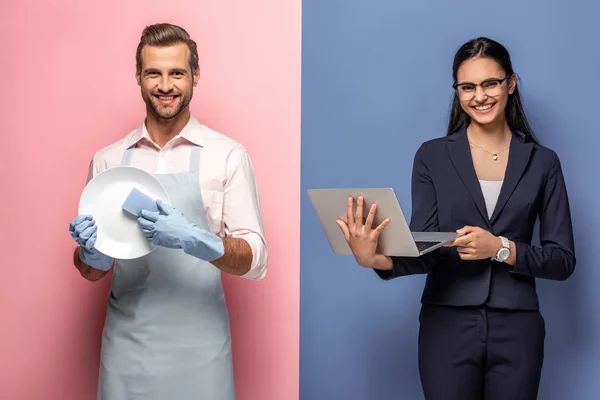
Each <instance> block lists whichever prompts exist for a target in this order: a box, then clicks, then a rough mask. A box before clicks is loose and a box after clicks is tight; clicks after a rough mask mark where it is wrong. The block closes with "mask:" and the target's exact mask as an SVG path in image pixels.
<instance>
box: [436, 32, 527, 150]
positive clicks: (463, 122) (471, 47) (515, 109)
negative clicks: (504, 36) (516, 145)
mask: <svg viewBox="0 0 600 400" xmlns="http://www.w3.org/2000/svg"><path fill="white" fill-rule="evenodd" d="M473 57H481V58H490V59H492V60H494V61H496V62H497V63H498V64H500V66H501V67H502V68H503V69H504V71H505V72H506V74H507V75H512V74H514V73H515V71H514V70H513V67H512V62H511V61H510V54H509V53H508V50H506V48H505V47H504V46H502V45H501V44H500V43H498V42H496V41H494V40H491V39H488V38H485V37H480V38H477V39H473V40H470V41H468V42H467V43H465V44H463V45H462V46H461V47H460V49H458V51H457V52H456V55H455V56H454V64H453V65H452V78H453V79H454V82H456V79H457V78H456V75H457V73H458V69H459V68H460V66H461V65H462V63H464V62H465V61H467V60H468V59H470V58H473ZM505 112H506V121H507V122H508V126H509V127H510V128H511V129H513V130H516V131H519V132H521V133H523V134H524V135H525V141H526V142H534V143H537V142H538V140H537V139H536V137H535V135H534V134H533V130H532V129H531V126H530V125H529V121H528V120H527V116H526V115H525V111H524V110H523V103H522V102H521V96H520V95H519V87H518V86H516V87H515V91H514V93H513V94H512V95H509V96H508V101H507V103H506V110H505ZM470 122H471V117H469V115H468V114H467V113H466V112H465V111H464V110H463V109H462V107H461V106H460V100H459V98H458V95H457V94H456V92H455V93H454V100H453V102H452V110H451V111H450V119H449V121H448V132H447V134H448V135H452V134H453V133H456V132H457V131H459V130H460V129H463V128H466V127H467V126H468V125H469V123H470Z"/></svg>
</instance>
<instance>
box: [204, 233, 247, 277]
mask: <svg viewBox="0 0 600 400" xmlns="http://www.w3.org/2000/svg"><path fill="white" fill-rule="evenodd" d="M223 247H224V249H225V254H224V255H223V256H222V257H220V258H217V259H216V260H214V261H213V262H212V263H213V265H214V266H216V267H217V268H219V269H220V270H222V271H223V272H227V273H229V274H233V275H238V276H243V275H246V274H247V273H248V272H249V271H250V267H251V266H252V249H251V248H250V245H249V244H248V242H246V241H245V240H244V239H240V238H224V239H223Z"/></svg>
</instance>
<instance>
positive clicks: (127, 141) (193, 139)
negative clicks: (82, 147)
mask: <svg viewBox="0 0 600 400" xmlns="http://www.w3.org/2000/svg"><path fill="white" fill-rule="evenodd" d="M131 146H133V151H132V157H131V166H133V167H137V168H141V169H143V170H144V171H147V172H149V173H155V174H161V173H178V172H185V171H187V170H188V169H189V163H190V149H191V146H201V147H202V153H201V156H200V189H201V192H202V201H203V203H204V211H205V212H206V216H207V219H208V224H209V226H210V231H211V232H212V233H213V234H215V235H219V236H221V237H237V238H242V239H244V240H246V242H248V244H249V245H250V248H251V249H252V265H251V268H250V271H249V272H248V273H247V274H246V275H244V277H245V278H248V279H262V278H264V276H265V274H266V272H267V244H266V240H265V235H264V232H263V222H262V216H261V210H260V202H259V196H258V189H257V183H256V179H255V176H254V169H253V166H252V163H251V161H250V156H249V155H248V153H247V152H246V150H245V149H244V148H243V147H242V146H241V144H239V143H238V142H236V141H234V140H233V139H231V138H228V137H227V136H225V135H222V134H220V133H218V132H216V131H213V130H212V129H209V128H208V127H206V126H204V125H202V124H200V123H199V122H198V121H197V120H196V119H195V118H194V117H193V116H192V117H191V118H190V120H189V122H188V123H187V125H186V126H185V127H184V128H183V130H182V131H181V132H180V133H179V134H178V135H177V136H175V137H174V138H173V139H171V140H170V141H169V142H168V143H167V144H166V145H165V146H164V147H163V148H162V149H161V148H160V147H159V146H158V145H157V144H155V143H154V142H153V141H152V139H150V135H149V134H148V131H147V130H146V124H145V123H142V124H140V126H139V127H138V128H137V129H136V130H134V131H133V132H131V133H130V134H129V135H127V136H126V137H125V138H123V139H121V140H120V141H118V142H116V143H114V144H112V145H110V146H107V147H105V148H103V149H101V150H100V151H98V152H97V153H96V154H95V155H94V158H93V160H92V162H91V165H90V173H89V176H88V180H89V179H91V178H92V177H94V176H96V175H97V174H98V173H100V172H102V171H104V170H105V169H108V168H113V167H116V166H119V165H120V164H121V160H122V158H123V153H124V152H125V149H127V148H129V147H131Z"/></svg>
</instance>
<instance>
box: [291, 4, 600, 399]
mask: <svg viewBox="0 0 600 400" xmlns="http://www.w3.org/2000/svg"><path fill="white" fill-rule="evenodd" d="M599 12H600V6H598V5H595V4H594V2H593V1H591V0H590V1H576V2H573V3H571V4H570V5H567V2H566V1H551V0H550V1H542V0H535V1H526V2H521V1H512V0H511V1H502V2H481V1H478V2H467V1H441V0H440V1H426V0H425V1H424V0H420V1H402V2H399V1H396V0H368V1H367V0H362V1H358V0H343V1H342V0H304V1H303V57H302V60H303V72H302V207H301V221H302V222H301V282H300V283H301V286H300V289H301V301H300V304H301V327H300V352H301V353H300V398H301V399H302V400H320V399H324V400H325V399H326V400H330V399H344V400H354V399H368V400H386V399H408V400H418V399H423V395H422V391H421V386H420V381H419V375H418V369H417V332H418V312H419V307H420V302H419V301H420V296H421V291H422V288H423V284H424V278H425V277H424V276H423V275H420V276H411V277H405V278H399V279H395V280H393V281H391V282H384V281H382V280H380V279H379V278H377V277H376V275H375V273H374V272H373V271H371V270H368V269H364V268H361V267H359V266H358V265H357V264H356V263H355V262H354V259H352V258H349V257H344V256H335V255H334V254H333V253H332V251H331V250H330V248H329V245H328V243H327V240H326V237H325V235H324V233H323V230H322V228H321V226H320V224H319V221H318V219H317V217H316V214H315V212H314V209H313V208H312V205H311V204H310V201H309V199H308V196H307V195H306V190H307V189H309V188H322V187H352V186H359V187H365V186H370V187H377V186H386V187H387V186H390V187H393V188H395V190H396V191H397V193H398V196H399V199H400V202H401V204H402V205H403V206H404V207H405V208H406V210H407V211H410V207H411V204H410V174H411V167H412V161H413V156H414V153H415V151H416V149H417V148H418V147H419V145H420V144H421V143H422V142H423V141H425V140H428V139H431V138H434V137H438V136H442V135H444V134H445V129H446V123H447V116H448V111H449V106H450V100H451V98H452V88H451V84H452V77H451V67H452V59H453V56H454V53H455V51H456V50H457V48H458V47H459V46H460V45H461V44H462V43H464V42H465V41H467V40H469V39H472V38H474V37H477V36H488V37H490V38H493V39H495V40H498V41H500V42H501V43H502V44H504V45H505V46H506V47H507V48H508V49H509V51H510V52H511V56H512V59H513V64H514V67H515V70H516V72H517V73H518V74H519V75H520V77H521V82H520V84H521V90H522V92H523V96H524V102H525V106H526V109H527V112H528V115H529V116H530V118H531V122H532V124H533V126H534V128H535V130H536V133H537V135H538V137H539V139H540V140H541V141H542V144H544V145H546V146H548V147H550V148H552V149H554V150H555V151H557V153H558V155H559V157H560V158H561V162H562V165H563V170H564V173H565V178H566V181H567V188H568V191H569V196H570V200H571V207H572V208H571V209H572V215H573V222H574V227H575V240H576V245H577V253H576V255H577V261H578V262H577V267H576V270H575V274H574V275H573V276H572V277H571V278H570V279H569V280H568V281H566V282H551V281H540V280H538V288H539V290H538V291H539V294H540V298H541V310H542V313H543V315H544V317H545V319H546V328H547V332H548V333H547V338H546V359H545V365H544V370H543V376H542V384H541V390H540V396H539V398H540V399H543V400H546V399H548V400H554V399H556V400H565V399H577V400H588V399H589V400H593V399H598V398H600V373H599V372H598V371H599V370H600V312H599V311H598V305H599V304H600V291H598V290H596V288H597V285H598V283H600V268H598V266H597V265H596V264H597V260H598V259H599V258H600V250H599V248H600V246H599V245H598V227H599V226H600V215H599V213H598V204H599V203H600V201H599V200H600V190H599V189H598V185H597V182H598V176H597V175H594V174H593V172H592V168H594V169H595V170H597V169H598V166H599V162H598V161H597V156H598V152H599V151H600V132H599V129H598V122H597V121H598V115H599V114H600V113H599V112H598V106H599V104H600V102H599V100H598V99H599V96H600V72H599V61H600V46H598V42H597V39H598V38H599V37H600V25H598V24H597V18H598V15H600V14H599Z"/></svg>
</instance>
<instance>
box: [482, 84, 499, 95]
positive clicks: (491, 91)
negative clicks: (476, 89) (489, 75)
mask: <svg viewBox="0 0 600 400" xmlns="http://www.w3.org/2000/svg"><path fill="white" fill-rule="evenodd" d="M481 86H482V87H483V91H484V92H485V94H487V95H488V96H498V95H499V94H500V93H501V91H502V86H501V85H500V82H498V81H491V82H485V83H484V84H483V85H481Z"/></svg>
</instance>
